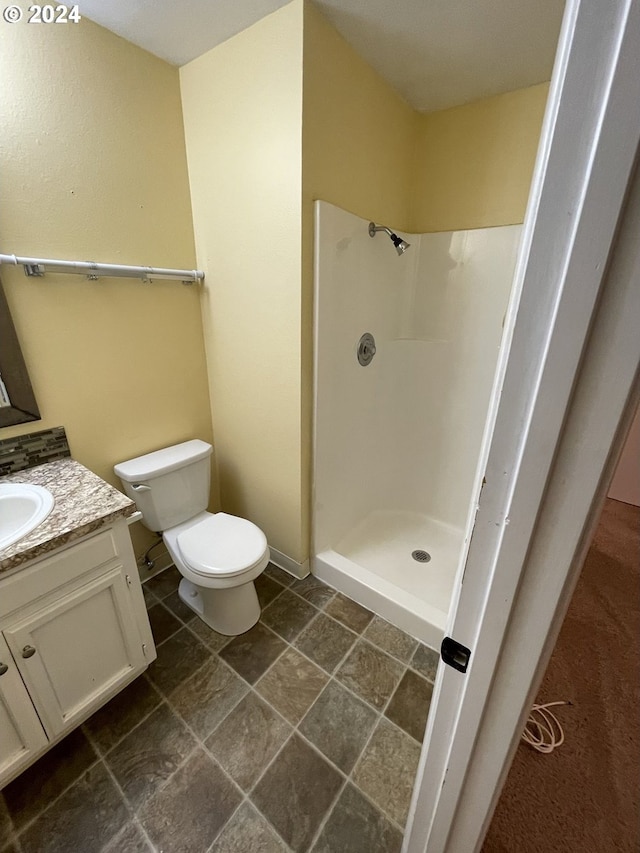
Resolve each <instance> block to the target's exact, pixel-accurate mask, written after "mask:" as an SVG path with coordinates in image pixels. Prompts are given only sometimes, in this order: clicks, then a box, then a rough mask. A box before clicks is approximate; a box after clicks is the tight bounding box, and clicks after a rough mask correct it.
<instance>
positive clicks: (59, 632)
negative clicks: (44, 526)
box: [0, 518, 156, 787]
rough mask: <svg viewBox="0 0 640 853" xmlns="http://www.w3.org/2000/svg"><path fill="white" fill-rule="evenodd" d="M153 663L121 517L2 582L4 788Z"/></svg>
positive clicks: (0, 781)
mask: <svg viewBox="0 0 640 853" xmlns="http://www.w3.org/2000/svg"><path fill="white" fill-rule="evenodd" d="M155 656H156V653H155V647H154V644H153V638H152V635H151V629H150V627H149V620H148V617H147V612H146V608H145V605H144V598H143V595H142V590H141V587H140V580H139V577H138V572H137V567H136V563H135V558H134V556H133V551H132V548H131V542H130V539H129V532H128V529H127V524H126V521H125V520H124V519H121V518H119V519H117V520H116V521H115V522H113V523H112V524H110V525H108V526H105V527H102V528H100V529H99V530H98V531H97V532H95V533H93V534H91V535H89V536H86V537H84V538H83V539H80V540H76V541H75V542H74V543H73V544H70V545H67V546H65V547H63V548H60V549H58V550H56V551H54V552H52V553H51V554H50V555H49V556H45V557H42V558H39V559H36V560H34V561H33V562H31V563H28V564H27V566H26V568H20V569H18V570H15V571H13V572H12V573H11V574H9V576H8V577H6V578H3V577H2V575H0V787H2V785H4V784H6V782H8V781H10V779H12V778H14V777H15V776H16V775H17V774H18V773H19V772H20V771H21V770H23V769H24V768H25V767H26V766H28V765H29V764H31V763H32V762H33V761H34V760H35V759H36V758H38V757H39V756H40V755H41V754H42V753H43V752H45V751H46V750H47V749H48V748H49V747H50V746H52V745H53V744H54V743H55V742H56V741H58V740H60V738H62V737H63V736H64V735H65V734H66V733H67V732H68V731H70V730H71V729H72V728H74V727H75V726H77V725H78V724H79V723H81V722H83V720H85V719H86V718H87V717H88V716H90V715H91V714H92V713H93V712H94V711H95V710H96V709H97V708H99V707H100V706H101V705H103V704H104V703H105V702H106V701H108V700H109V699H110V698H111V697H112V696H113V695H114V694H115V693H117V692H118V691H119V690H120V689H122V688H123V687H124V686H125V685H126V684H128V683H129V682H130V681H131V680H132V679H134V678H135V677H136V676H137V675H139V674H140V673H141V672H143V671H144V670H145V669H146V668H147V666H148V665H149V663H151V661H152V660H153V659H154V658H155Z"/></svg>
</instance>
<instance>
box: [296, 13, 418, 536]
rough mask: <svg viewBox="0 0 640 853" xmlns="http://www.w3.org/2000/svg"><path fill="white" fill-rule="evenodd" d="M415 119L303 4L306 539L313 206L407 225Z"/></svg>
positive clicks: (397, 225)
mask: <svg viewBox="0 0 640 853" xmlns="http://www.w3.org/2000/svg"><path fill="white" fill-rule="evenodd" d="M417 119H418V115H417V113H415V112H414V111H413V110H412V109H411V107H409V106H408V105H407V104H406V103H405V102H404V101H403V100H402V98H401V97H400V96H399V95H398V94H397V92H396V91H395V90H394V89H392V88H391V87H390V86H389V84H388V83H386V82H385V81H384V80H383V79H382V78H381V77H380V76H379V75H378V73H377V72H376V71H374V70H373V68H371V66H370V65H368V64H367V63H366V62H365V61H364V60H363V59H362V58H361V57H360V56H359V55H358V54H357V53H356V52H355V51H354V50H353V48H352V47H351V46H350V45H349V44H348V43H347V42H346V41H345V40H344V38H343V37H342V36H341V35H340V34H339V33H338V32H337V30H336V29H334V27H333V26H332V25H331V24H330V23H329V21H328V20H327V19H326V18H325V17H324V15H322V14H321V12H320V11H319V10H318V9H317V8H316V7H315V6H314V5H313V4H312V3H310V2H305V4H304V88H303V124H302V175H303V177H302V199H303V210H302V285H301V286H302V329H303V346H302V389H301V391H302V398H301V411H302V435H303V444H302V446H303V472H304V475H305V479H304V480H303V484H304V492H303V494H304V495H305V496H306V501H307V503H308V509H307V512H306V513H305V515H304V516H303V520H304V524H305V527H304V536H305V539H306V540H307V541H308V539H309V526H310V525H309V516H310V493H311V464H312V462H311V429H312V406H313V229H314V215H313V202H314V201H315V200H316V199H321V200H323V201H329V202H331V203H332V204H335V205H338V206H339V207H342V208H344V209H345V210H348V211H350V212H352V213H355V214H357V215H359V216H362V217H364V218H365V219H367V218H368V219H373V220H375V221H376V222H383V223H385V224H389V225H390V226H391V227H392V228H398V229H408V228H409V226H410V193H411V186H412V180H413V179H412V167H413V153H414V144H415V139H414V137H415V131H416V124H417Z"/></svg>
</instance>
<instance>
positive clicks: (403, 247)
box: [369, 222, 411, 255]
mask: <svg viewBox="0 0 640 853" xmlns="http://www.w3.org/2000/svg"><path fill="white" fill-rule="evenodd" d="M378 231H384V232H385V234H388V235H389V239H390V240H391V242H392V243H393V245H394V246H395V247H396V252H397V253H398V254H399V255H403V254H404V253H405V252H406V251H407V249H408V248H409V246H410V245H411V244H410V243H407V242H406V241H405V240H403V239H402V238H401V237H398V235H397V234H394V233H393V231H392V230H391V229H390V228H387V226H386V225H376V223H375V222H370V223H369V237H375V236H376V232H378Z"/></svg>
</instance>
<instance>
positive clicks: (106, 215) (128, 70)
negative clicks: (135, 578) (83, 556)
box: [0, 18, 212, 542]
mask: <svg viewBox="0 0 640 853" xmlns="http://www.w3.org/2000/svg"><path fill="white" fill-rule="evenodd" d="M0 79H1V80H2V87H1V93H0V162H1V169H2V205H1V207H0V247H1V251H3V252H5V253H8V252H11V253H14V254H17V255H27V256H28V255H31V256H40V257H53V258H63V259H72V260H94V261H103V262H107V263H124V264H143V265H151V266H167V267H185V268H193V267H194V266H195V253H194V245H193V231H192V222H191V206H190V198H189V186H188V180H187V169H186V158H185V148H184V137H183V128H182V112H181V105H180V90H179V79H178V71H177V69H175V68H173V67H171V66H169V65H168V64H167V63H165V62H163V61H162V60H160V59H157V58H156V57H154V56H152V55H151V54H149V53H146V52H145V51H143V50H141V49H140V48H138V47H135V46H134V45H132V44H130V43H129V42H126V41H124V40H123V39H121V38H119V37H117V36H115V35H113V34H112V33H110V32H108V31H107V30H105V29H102V28H101V27H99V26H97V25H95V24H93V23H92V22H90V21H89V20H88V19H86V18H85V19H83V20H82V21H81V23H80V24H77V25H76V24H73V25H72V24H69V25H67V26H53V25H52V26H44V25H43V26H27V25H26V24H25V23H22V24H16V25H15V26H8V25H6V24H5V25H3V26H2V27H0ZM0 274H1V275H2V280H3V283H4V289H5V292H6V294H7V298H8V301H9V304H10V308H11V312H12V316H13V319H14V322H15V325H16V328H17V332H18V335H19V337H20V341H21V344H22V349H23V353H24V356H25V359H26V362H27V366H28V369H29V372H30V376H31V379H32V383H33V386H34V390H35V394H36V398H37V400H38V404H39V407H40V411H41V414H42V420H41V421H37V422H32V423H29V424H24V425H21V426H15V427H8V428H5V429H3V430H1V431H0V438H9V437H11V436H13V435H19V434H23V433H26V432H34V431H36V430H38V429H44V428H47V427H51V426H57V425H60V424H61V425H64V426H65V428H66V430H67V435H68V438H69V444H70V447H71V451H72V454H73V456H74V457H75V458H76V459H78V460H79V461H80V462H82V463H83V464H85V465H86V466H87V467H89V468H90V469H92V470H93V471H95V472H96V473H98V474H99V475H100V476H102V477H104V478H105V479H106V480H109V481H110V482H112V483H114V484H118V481H117V478H115V476H114V475H113V472H112V466H113V464H114V463H116V462H118V461H120V460H122V459H126V458H129V457H131V456H135V455H138V454H140V453H144V452H147V451H148V450H151V449H155V448H157V447H161V446H163V445H165V444H170V443H172V442H177V441H182V440H184V439H188V438H192V437H195V436H198V437H199V438H203V439H205V440H211V437H212V432H211V418H210V412H209V400H208V385H207V380H206V365H205V358H204V347H203V335H202V323H201V317H200V304H199V295H198V290H197V288H196V287H192V288H187V287H184V286H183V285H181V284H179V283H173V282H157V283H154V284H152V285H144V284H143V283H141V282H139V281H135V280H128V279H124V280H122V279H101V280H100V281H99V282H96V283H94V282H88V281H86V280H85V279H84V278H83V277H80V276H63V275H47V276H45V277H44V278H42V279H26V278H25V277H24V275H23V272H22V268H21V267H8V266H2V267H1V268H0ZM135 527H136V528H140V527H141V525H135ZM134 537H135V538H137V539H138V540H139V542H146V541H148V535H147V536H145V534H144V533H142V532H141V531H140V530H138V531H137V532H135V534H134Z"/></svg>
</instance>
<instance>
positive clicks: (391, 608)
mask: <svg viewBox="0 0 640 853" xmlns="http://www.w3.org/2000/svg"><path fill="white" fill-rule="evenodd" d="M372 225H373V227H374V228H376V229H381V230H384V231H385V232H388V231H390V229H387V228H386V226H376V225H375V224H373V223H371V224H369V223H368V222H367V220H363V219H361V218H359V217H357V216H354V215H353V214H351V213H347V212H345V211H343V210H340V209H339V208H337V207H334V206H333V205H330V204H326V203H325V202H317V203H316V270H315V279H316V281H315V289H316V292H315V306H316V307H315V311H316V313H315V416H314V502H313V539H314V548H313V571H314V573H315V574H317V575H318V576H319V577H320V578H321V579H324V580H326V581H327V582H328V583H330V584H332V585H333V586H335V587H337V588H338V589H340V590H342V591H344V592H345V593H346V594H348V595H350V596H351V597H353V598H355V599H356V600H357V601H360V602H361V603H362V604H364V605H365V606H367V607H370V608H371V609H373V610H375V611H376V612H377V613H379V614H380V615H382V616H383V617H385V618H387V619H389V620H390V621H392V622H394V623H395V624H397V625H399V626H400V627H402V628H404V629H405V630H407V631H409V632H410V633H412V634H413V635H414V636H417V637H420V638H421V639H422V640H423V641H424V642H426V643H428V644H429V645H431V646H434V647H438V646H439V644H440V642H441V640H442V632H443V629H444V627H445V620H446V617H447V613H448V610H449V605H450V601H451V595H452V590H453V584H454V579H455V576H456V570H457V567H458V565H459V563H460V560H461V558H462V556H463V554H464V546H465V537H467V536H468V530H469V520H470V519H471V518H472V508H473V507H472V504H473V503H474V502H475V501H477V491H478V489H479V483H478V475H477V470H476V469H477V467H478V465H477V463H478V458H479V453H480V445H481V440H482V433H483V429H484V424H485V420H486V415H487V409H488V405H489V399H490V395H491V387H492V382H493V376H494V372H495V368H496V362H497V356H498V350H499V346H500V339H501V335H502V321H503V317H504V314H505V310H506V306H507V301H508V296H509V291H510V287H511V280H512V276H513V270H514V266H515V259H516V250H517V245H518V241H519V235H520V230H521V227H520V226H517V225H516V226H506V227H498V228H483V229H477V230H472V231H457V232H446V233H436V234H421V235H420V234H415V235H400V236H399V235H397V234H395V232H391V233H392V234H393V235H394V237H395V238H396V239H397V240H398V241H402V242H403V243H404V245H405V248H406V246H408V244H409V242H410V243H411V251H410V252H404V253H402V254H401V256H400V257H397V256H396V255H395V254H394V253H393V252H390V251H389V245H388V243H387V241H386V240H384V241H380V240H371V239H370V237H369V235H370V233H371V230H370V229H371V226H372ZM373 233H374V234H375V233H377V232H376V231H374V232H373ZM394 245H395V241H394ZM396 248H397V247H396ZM399 254H400V252H399Z"/></svg>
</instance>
